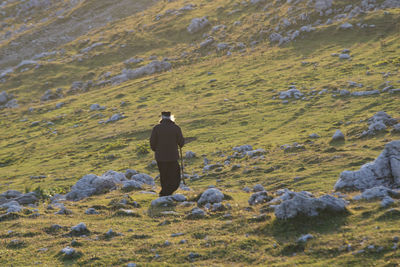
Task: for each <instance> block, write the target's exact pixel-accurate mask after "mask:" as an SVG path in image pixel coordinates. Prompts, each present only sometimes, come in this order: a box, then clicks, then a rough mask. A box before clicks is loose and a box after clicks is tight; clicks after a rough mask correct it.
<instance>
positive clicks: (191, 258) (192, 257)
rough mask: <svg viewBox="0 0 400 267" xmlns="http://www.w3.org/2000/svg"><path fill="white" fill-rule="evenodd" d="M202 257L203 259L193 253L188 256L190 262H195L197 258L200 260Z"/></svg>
mask: <svg viewBox="0 0 400 267" xmlns="http://www.w3.org/2000/svg"><path fill="white" fill-rule="evenodd" d="M200 257H201V255H200V254H198V253H193V252H190V253H189V255H188V259H189V261H194V260H196V259H197V258H200Z"/></svg>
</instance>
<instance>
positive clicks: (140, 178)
mask: <svg viewBox="0 0 400 267" xmlns="http://www.w3.org/2000/svg"><path fill="white" fill-rule="evenodd" d="M130 179H131V180H135V181H137V182H139V183H143V184H147V185H155V182H154V179H153V178H152V177H151V176H150V175H148V174H145V173H138V174H134V175H132V176H131V178H130Z"/></svg>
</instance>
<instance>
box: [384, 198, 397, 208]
mask: <svg viewBox="0 0 400 267" xmlns="http://www.w3.org/2000/svg"><path fill="white" fill-rule="evenodd" d="M393 204H394V200H393V198H391V197H388V196H387V197H384V198H383V199H382V201H381V207H382V208H387V207H389V206H391V205H393Z"/></svg>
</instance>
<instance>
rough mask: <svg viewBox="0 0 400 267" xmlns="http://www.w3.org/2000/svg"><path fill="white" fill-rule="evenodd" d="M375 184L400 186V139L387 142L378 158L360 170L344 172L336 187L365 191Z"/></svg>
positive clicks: (338, 188)
mask: <svg viewBox="0 0 400 267" xmlns="http://www.w3.org/2000/svg"><path fill="white" fill-rule="evenodd" d="M375 186H386V187H389V188H395V187H400V140H397V141H392V142H390V143H388V144H386V145H385V148H384V150H383V152H382V153H381V154H380V155H379V156H378V158H376V159H375V161H373V162H369V163H367V164H365V165H363V166H362V167H361V169H360V170H358V171H344V172H342V173H341V174H340V177H339V180H338V181H337V182H336V184H335V187H334V189H335V190H343V189H345V190H361V191H364V190H366V189H369V188H372V187H375Z"/></svg>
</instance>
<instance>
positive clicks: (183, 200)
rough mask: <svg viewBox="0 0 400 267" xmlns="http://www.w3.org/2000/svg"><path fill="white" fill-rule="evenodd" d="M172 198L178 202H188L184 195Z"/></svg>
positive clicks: (176, 195)
mask: <svg viewBox="0 0 400 267" xmlns="http://www.w3.org/2000/svg"><path fill="white" fill-rule="evenodd" d="M171 198H172V199H173V200H174V201H176V202H185V201H186V200H187V199H186V197H185V196H184V195H182V194H175V195H172V196H171Z"/></svg>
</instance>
